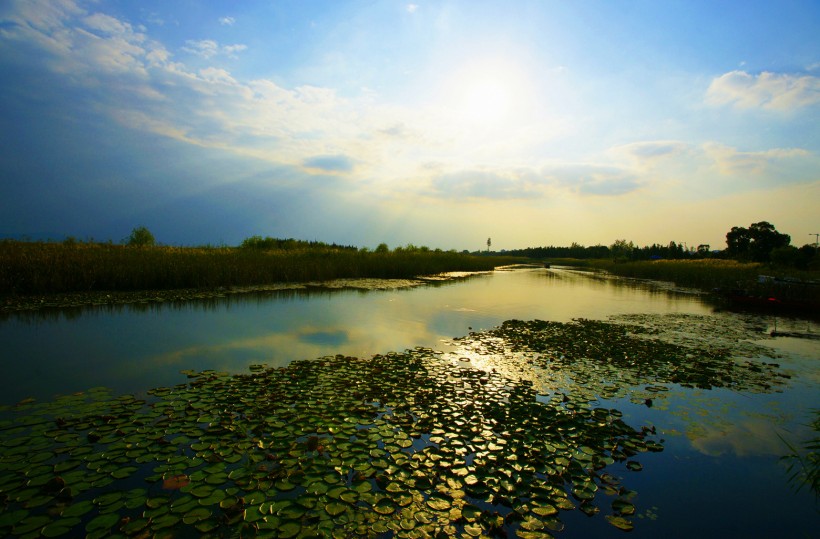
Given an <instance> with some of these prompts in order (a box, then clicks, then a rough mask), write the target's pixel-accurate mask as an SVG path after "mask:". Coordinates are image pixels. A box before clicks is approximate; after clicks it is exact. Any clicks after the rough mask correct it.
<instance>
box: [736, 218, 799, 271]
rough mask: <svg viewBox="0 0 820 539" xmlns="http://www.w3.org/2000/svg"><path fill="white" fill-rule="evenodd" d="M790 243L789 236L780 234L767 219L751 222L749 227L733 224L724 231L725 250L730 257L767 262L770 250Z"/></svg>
mask: <svg viewBox="0 0 820 539" xmlns="http://www.w3.org/2000/svg"><path fill="white" fill-rule="evenodd" d="M789 243H791V236H789V235H788V234H781V233H780V232H778V231H777V229H775V227H774V225H773V224H771V223H769V222H767V221H760V222H759V223H753V224H752V225H751V226H750V227H749V228H743V227H737V226H733V227H732V229H731V230H730V231H729V232H727V233H726V251H727V254H728V255H729V256H730V257H732V258H738V259H744V260H754V261H755V262H768V261H769V259H770V255H771V252H772V251H773V250H774V249H778V248H780V247H786V246H788V245H789Z"/></svg>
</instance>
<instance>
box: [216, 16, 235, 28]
mask: <svg viewBox="0 0 820 539" xmlns="http://www.w3.org/2000/svg"><path fill="white" fill-rule="evenodd" d="M235 22H236V19H234V18H233V17H220V18H219V24H221V25H222V26H233V25H234V23H235Z"/></svg>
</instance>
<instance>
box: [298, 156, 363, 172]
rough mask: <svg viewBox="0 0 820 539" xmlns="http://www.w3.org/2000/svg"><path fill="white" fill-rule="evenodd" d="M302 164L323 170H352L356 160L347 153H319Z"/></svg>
mask: <svg viewBox="0 0 820 539" xmlns="http://www.w3.org/2000/svg"><path fill="white" fill-rule="evenodd" d="M302 164H303V165H304V166H305V167H307V168H312V169H318V170H321V171H323V172H350V171H352V170H353V167H354V166H355V160H353V159H351V158H350V157H348V156H346V155H317V156H314V157H309V158H307V159H305V160H304V161H303V163H302Z"/></svg>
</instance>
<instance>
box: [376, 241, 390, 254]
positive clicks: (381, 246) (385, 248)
mask: <svg viewBox="0 0 820 539" xmlns="http://www.w3.org/2000/svg"><path fill="white" fill-rule="evenodd" d="M376 252H377V253H389V252H390V247H388V246H387V244H386V243H380V244H379V245H378V247H376Z"/></svg>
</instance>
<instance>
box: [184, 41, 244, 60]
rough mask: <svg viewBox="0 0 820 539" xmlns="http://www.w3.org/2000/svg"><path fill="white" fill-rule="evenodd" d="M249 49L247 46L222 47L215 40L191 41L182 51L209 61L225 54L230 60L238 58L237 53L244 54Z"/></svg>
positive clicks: (186, 42)
mask: <svg viewBox="0 0 820 539" xmlns="http://www.w3.org/2000/svg"><path fill="white" fill-rule="evenodd" d="M247 48H248V47H247V46H246V45H242V44H236V45H220V44H219V43H217V42H216V41H214V40H213V39H201V40H194V39H189V40H186V41H185V46H184V47H182V50H183V51H185V52H188V53H191V54H195V55H197V56H201V57H202V58H205V59H206V60H208V59H210V58H212V57H214V56H216V55H219V54H224V55H225V56H228V57H230V58H236V53H237V52H242V51H244V50H245V49H247Z"/></svg>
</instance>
